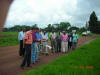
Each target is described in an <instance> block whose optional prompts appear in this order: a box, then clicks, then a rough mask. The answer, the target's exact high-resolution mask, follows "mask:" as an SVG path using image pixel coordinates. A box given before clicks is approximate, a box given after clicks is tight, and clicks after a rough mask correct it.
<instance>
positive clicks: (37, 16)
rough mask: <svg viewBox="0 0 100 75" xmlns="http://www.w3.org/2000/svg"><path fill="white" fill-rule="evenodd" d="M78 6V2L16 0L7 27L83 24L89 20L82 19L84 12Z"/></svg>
mask: <svg viewBox="0 0 100 75" xmlns="http://www.w3.org/2000/svg"><path fill="white" fill-rule="evenodd" d="M77 4H78V0H15V1H14V2H13V4H12V6H11V8H10V10H9V14H8V17H7V20H6V23H5V26H6V27H10V26H13V25H18V24H20V25H22V24H24V25H25V24H26V25H33V24H39V25H42V26H40V27H45V26H46V25H47V24H49V23H59V22H61V21H67V22H70V23H71V24H73V25H76V24H82V23H83V22H85V21H86V20H87V19H86V18H84V17H82V15H81V14H82V13H83V12H82V11H79V9H81V8H80V7H78V5H77ZM86 13H87V12H86ZM80 16H81V18H80ZM79 18H80V19H79ZM84 19H85V20H84Z"/></svg>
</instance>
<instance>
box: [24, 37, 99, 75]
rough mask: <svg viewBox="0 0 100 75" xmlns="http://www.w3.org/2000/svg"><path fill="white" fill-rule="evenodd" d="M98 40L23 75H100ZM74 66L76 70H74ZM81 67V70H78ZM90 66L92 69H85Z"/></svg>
mask: <svg viewBox="0 0 100 75" xmlns="http://www.w3.org/2000/svg"><path fill="white" fill-rule="evenodd" d="M99 60H100V38H97V39H96V40H93V42H91V43H89V44H86V45H84V46H82V47H80V48H78V49H76V50H75V51H72V52H70V53H68V54H66V55H64V56H61V57H59V58H57V59H56V60H54V61H53V62H50V63H49V64H46V65H43V66H41V67H38V68H36V69H34V70H30V71H27V72H25V73H24V74H23V75H100V63H99ZM75 66H76V67H77V68H75ZM81 66H83V69H82V68H80V67H81ZM87 66H92V67H93V68H87Z"/></svg>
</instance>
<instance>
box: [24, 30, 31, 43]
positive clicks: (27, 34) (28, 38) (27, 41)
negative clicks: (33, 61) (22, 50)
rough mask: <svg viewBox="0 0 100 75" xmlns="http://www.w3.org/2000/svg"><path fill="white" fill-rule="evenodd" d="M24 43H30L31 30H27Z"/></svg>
mask: <svg viewBox="0 0 100 75" xmlns="http://www.w3.org/2000/svg"><path fill="white" fill-rule="evenodd" d="M24 40H26V41H25V44H32V30H30V31H27V32H26V34H25V36H24Z"/></svg>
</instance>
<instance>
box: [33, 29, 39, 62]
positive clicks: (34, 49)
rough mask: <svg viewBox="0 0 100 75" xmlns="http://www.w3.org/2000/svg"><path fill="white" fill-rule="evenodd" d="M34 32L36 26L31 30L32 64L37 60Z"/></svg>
mask: <svg viewBox="0 0 100 75" xmlns="http://www.w3.org/2000/svg"><path fill="white" fill-rule="evenodd" d="M36 32H37V28H34V29H33V32H32V64H34V63H35V62H36V60H37V54H36V53H37V51H38V46H37V38H36Z"/></svg>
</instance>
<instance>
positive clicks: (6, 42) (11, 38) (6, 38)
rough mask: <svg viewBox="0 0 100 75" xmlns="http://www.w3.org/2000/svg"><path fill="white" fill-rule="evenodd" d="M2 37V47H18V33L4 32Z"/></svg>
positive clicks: (0, 43) (0, 39)
mask: <svg viewBox="0 0 100 75" xmlns="http://www.w3.org/2000/svg"><path fill="white" fill-rule="evenodd" d="M1 35H2V36H3V37H0V47H2V46H13V45H18V44H19V42H18V38H17V36H18V32H2V34H1Z"/></svg>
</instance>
